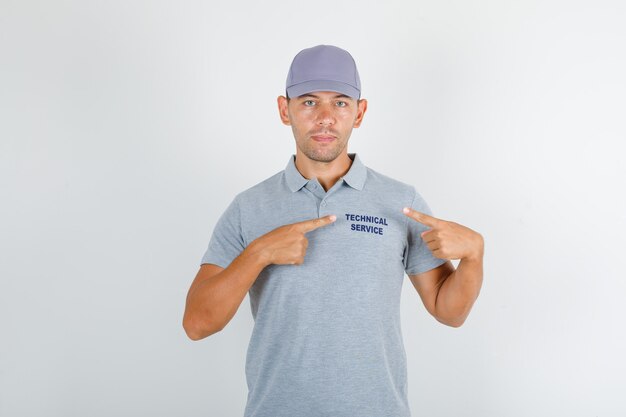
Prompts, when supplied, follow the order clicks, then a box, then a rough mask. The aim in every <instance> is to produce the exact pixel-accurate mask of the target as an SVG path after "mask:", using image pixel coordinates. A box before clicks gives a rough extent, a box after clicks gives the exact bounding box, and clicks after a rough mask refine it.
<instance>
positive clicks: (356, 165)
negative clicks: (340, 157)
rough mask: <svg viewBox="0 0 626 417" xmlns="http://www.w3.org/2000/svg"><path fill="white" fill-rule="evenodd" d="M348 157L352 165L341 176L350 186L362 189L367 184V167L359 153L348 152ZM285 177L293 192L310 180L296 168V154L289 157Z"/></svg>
mask: <svg viewBox="0 0 626 417" xmlns="http://www.w3.org/2000/svg"><path fill="white" fill-rule="evenodd" d="M348 157H350V159H352V164H351V165H350V169H349V170H348V172H347V173H346V175H344V176H343V177H341V178H340V180H341V179H343V180H344V181H345V182H346V183H347V184H348V185H349V186H351V187H352V188H354V189H355V190H362V189H363V186H364V185H365V177H366V175H367V168H366V167H365V165H363V162H361V158H359V155H358V153H356V152H355V153H348ZM285 178H286V180H287V185H288V186H289V189H290V190H291V191H292V192H296V191H298V190H299V189H301V188H302V187H304V185H305V184H306V183H307V182H309V181H310V180H308V179H306V178H304V177H303V176H302V174H300V171H298V168H296V155H294V154H292V155H291V156H290V157H289V162H287V167H286V168H285Z"/></svg>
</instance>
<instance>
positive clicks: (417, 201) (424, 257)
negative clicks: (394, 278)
mask: <svg viewBox="0 0 626 417" xmlns="http://www.w3.org/2000/svg"><path fill="white" fill-rule="evenodd" d="M411 208H412V209H414V210H417V211H419V212H422V213H426V214H428V215H430V216H432V215H433V214H432V211H431V210H430V207H429V206H428V204H427V203H426V201H425V200H424V199H423V198H422V196H421V195H420V194H419V193H418V192H417V191H415V196H414V197H413V202H412V203H411ZM406 219H407V245H406V247H405V248H404V259H403V263H404V270H405V272H406V273H407V275H415V274H421V273H422V272H426V271H429V270H431V269H433V268H436V267H438V266H439V265H442V264H444V263H445V262H446V259H441V258H437V257H436V256H435V255H433V253H432V252H431V250H430V249H429V248H428V245H426V243H424V241H423V240H422V237H421V236H420V233H422V232H423V231H425V230H428V229H430V227H428V226H426V225H425V224H422V223H419V222H418V221H416V220H413V219H412V218H410V217H408V216H407V217H406Z"/></svg>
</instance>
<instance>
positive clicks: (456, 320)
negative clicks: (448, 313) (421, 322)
mask: <svg viewBox="0 0 626 417" xmlns="http://www.w3.org/2000/svg"><path fill="white" fill-rule="evenodd" d="M435 319H437V321H438V322H439V323H441V324H445V325H446V326H449V327H454V328H459V327H461V326H462V325H463V323H465V319H467V315H464V316H459V317H452V318H448V317H438V316H435Z"/></svg>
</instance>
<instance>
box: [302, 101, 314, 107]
mask: <svg viewBox="0 0 626 417" xmlns="http://www.w3.org/2000/svg"><path fill="white" fill-rule="evenodd" d="M313 102H314V101H313V100H304V105H305V106H308V104H306V103H313Z"/></svg>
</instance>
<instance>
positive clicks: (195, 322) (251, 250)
mask: <svg viewBox="0 0 626 417" xmlns="http://www.w3.org/2000/svg"><path fill="white" fill-rule="evenodd" d="M266 265H267V263H266V262H265V260H264V258H263V257H262V255H261V252H259V251H258V248H257V247H255V246H254V245H253V244H251V245H249V246H248V247H247V248H246V249H244V250H243V251H242V252H241V254H239V256H237V257H236V258H235V259H233V261H232V262H231V263H230V265H228V267H227V268H225V269H224V270H222V271H221V272H219V273H218V274H216V275H214V276H212V277H210V278H208V279H206V280H204V281H202V282H201V283H200V284H198V286H197V287H196V288H195V289H194V290H193V292H192V293H190V294H189V297H188V300H187V308H186V316H187V322H188V323H189V327H190V329H191V331H190V332H191V333H192V334H193V335H194V336H193V337H192V338H193V339H195V340H198V339H202V338H205V337H207V336H210V335H211V334H213V333H216V332H218V331H220V330H222V329H223V328H224V327H225V326H226V325H227V324H228V322H230V320H231V319H232V318H233V316H234V315H235V313H236V312H237V310H238V309H239V306H240V305H241V302H242V301H243V299H244V298H245V296H246V294H247V292H248V290H249V289H250V287H251V286H252V285H253V284H254V282H255V281H256V279H257V277H258V276H259V274H260V273H261V271H262V270H263V268H265V266H266Z"/></svg>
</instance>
